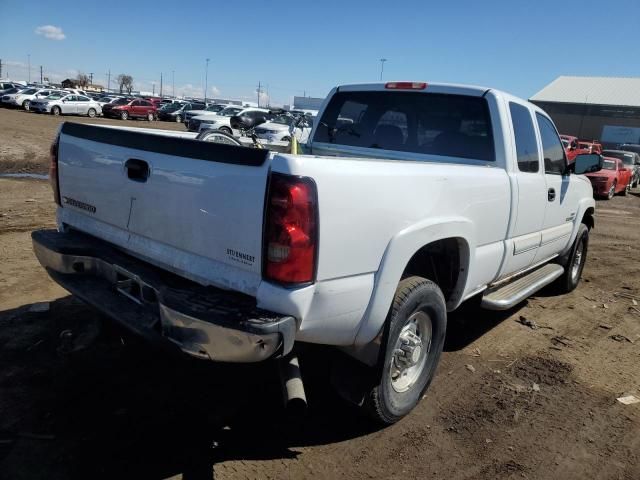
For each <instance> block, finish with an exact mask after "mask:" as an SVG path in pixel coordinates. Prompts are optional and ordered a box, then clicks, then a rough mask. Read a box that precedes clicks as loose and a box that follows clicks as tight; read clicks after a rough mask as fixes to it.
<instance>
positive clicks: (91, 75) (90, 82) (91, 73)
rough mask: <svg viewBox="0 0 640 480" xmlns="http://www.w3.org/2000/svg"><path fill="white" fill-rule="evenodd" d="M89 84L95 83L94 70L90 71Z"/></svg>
mask: <svg viewBox="0 0 640 480" xmlns="http://www.w3.org/2000/svg"><path fill="white" fill-rule="evenodd" d="M89 84H91V85H93V72H89Z"/></svg>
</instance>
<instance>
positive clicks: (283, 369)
mask: <svg viewBox="0 0 640 480" xmlns="http://www.w3.org/2000/svg"><path fill="white" fill-rule="evenodd" d="M278 364H279V365H278V366H279V370H280V381H281V384H282V396H283V397H284V404H285V408H286V409H287V411H288V412H289V413H291V414H293V415H301V414H302V413H304V411H305V410H306V409H307V395H306V394H305V392H304V383H303V382H302V375H301V374H300V363H299V361H298V356H297V355H288V356H286V357H284V358H282V359H280V361H279V362H278Z"/></svg>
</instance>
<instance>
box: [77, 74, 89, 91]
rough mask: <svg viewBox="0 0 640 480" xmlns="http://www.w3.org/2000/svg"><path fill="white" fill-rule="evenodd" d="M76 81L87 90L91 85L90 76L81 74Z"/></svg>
mask: <svg viewBox="0 0 640 480" xmlns="http://www.w3.org/2000/svg"><path fill="white" fill-rule="evenodd" d="M76 81H77V82H78V86H79V87H82V88H85V87H86V86H87V85H89V75H86V74H84V73H82V72H80V73H78V76H77V77H76Z"/></svg>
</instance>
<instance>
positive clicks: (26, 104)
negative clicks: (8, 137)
mask: <svg viewBox="0 0 640 480" xmlns="http://www.w3.org/2000/svg"><path fill="white" fill-rule="evenodd" d="M22 108H24V109H25V110H26V111H27V112H28V111H29V110H30V109H31V102H30V101H29V100H25V101H24V102H22Z"/></svg>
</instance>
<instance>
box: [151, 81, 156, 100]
mask: <svg viewBox="0 0 640 480" xmlns="http://www.w3.org/2000/svg"><path fill="white" fill-rule="evenodd" d="M151 85H153V93H152V95H153V96H154V97H155V96H156V82H151Z"/></svg>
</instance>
